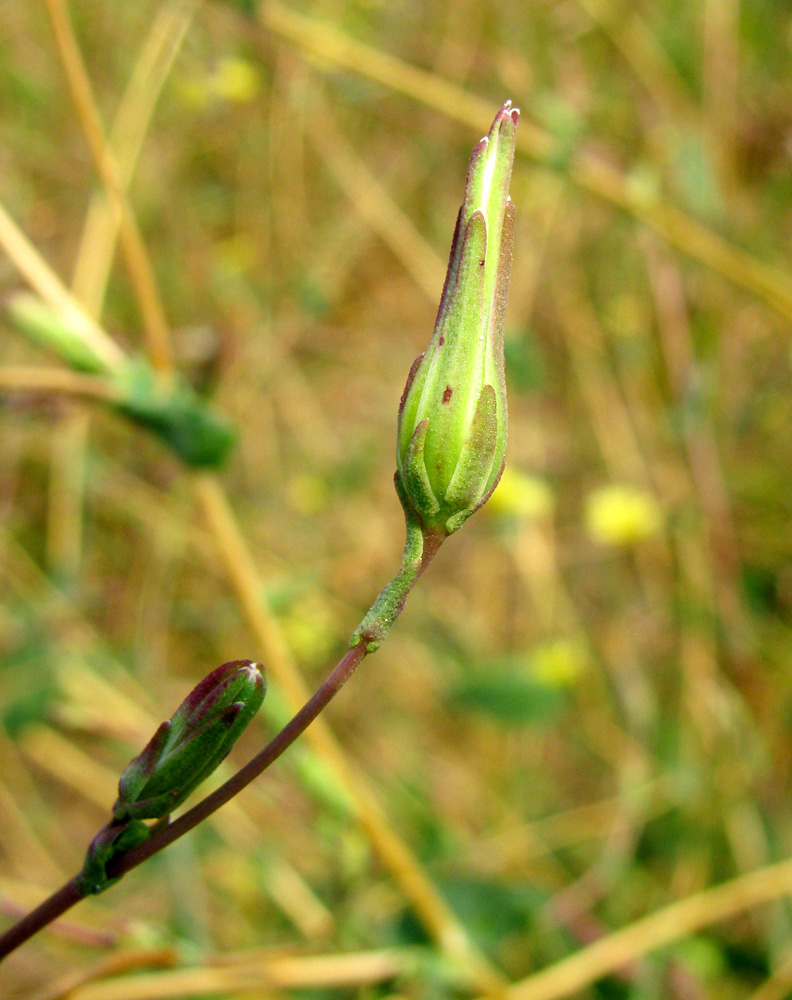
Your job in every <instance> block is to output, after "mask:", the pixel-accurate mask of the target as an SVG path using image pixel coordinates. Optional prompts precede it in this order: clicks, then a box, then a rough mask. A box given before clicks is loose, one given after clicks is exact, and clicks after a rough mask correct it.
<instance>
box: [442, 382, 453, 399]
mask: <svg viewBox="0 0 792 1000" xmlns="http://www.w3.org/2000/svg"><path fill="white" fill-rule="evenodd" d="M453 394H454V390H453V389H452V388H451V386H450V385H447V386H446V387H445V390H444V391H443V402H444V403H447V402H448V401H449V399H451V396H452V395H453Z"/></svg>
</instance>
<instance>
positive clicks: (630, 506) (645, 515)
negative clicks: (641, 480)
mask: <svg viewBox="0 0 792 1000" xmlns="http://www.w3.org/2000/svg"><path fill="white" fill-rule="evenodd" d="M662 525H663V511H662V509H661V507H660V505H659V504H658V502H657V500H655V498H654V497H653V496H652V494H651V493H648V492H647V491H646V490H642V489H639V488H638V487H637V486H628V485H624V484H619V483H613V484H612V485H610V486H603V487H601V488H600V489H598V490H595V491H594V492H593V493H591V494H589V496H588V499H587V501H586V527H587V529H588V532H589V534H590V535H591V537H592V538H593V539H594V541H596V542H599V543H600V544H602V545H633V544H635V542H639V541H641V539H643V538H648V537H649V536H650V535H654V534H656V533H657V532H658V531H659V530H660V528H661V527H662Z"/></svg>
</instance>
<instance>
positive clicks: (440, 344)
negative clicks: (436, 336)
mask: <svg viewBox="0 0 792 1000" xmlns="http://www.w3.org/2000/svg"><path fill="white" fill-rule="evenodd" d="M444 343H445V334H444V333H441V334H440V340H439V341H438V342H437V346H438V347H442V346H443V344H444Z"/></svg>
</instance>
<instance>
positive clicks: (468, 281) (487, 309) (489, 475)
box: [397, 101, 519, 536]
mask: <svg viewBox="0 0 792 1000" xmlns="http://www.w3.org/2000/svg"><path fill="white" fill-rule="evenodd" d="M518 118H519V110H518V109H517V108H512V106H511V102H510V101H507V102H506V104H504V106H503V107H502V108H501V109H500V111H499V112H498V114H497V115H496V116H495V121H494V122H493V123H492V128H491V129H490V131H489V135H487V136H485V137H484V138H483V139H482V140H481V142H479V144H478V145H477V146H476V148H475V149H474V150H473V155H472V157H471V159H470V166H469V168H468V176H467V184H466V188H465V200H464V203H463V205H462V208H461V209H460V211H459V216H458V218H457V223H456V230H455V232H454V239H453V243H452V245H451V257H450V260H449V263H448V272H447V274H446V280H445V286H444V288H443V295H442V298H441V301H440V309H439V311H438V314H437V321H436V324H435V330H434V335H433V336H432V340H431V343H430V344H429V347H428V349H427V351H426V353H425V354H422V355H421V356H420V357H419V358H417V359H416V361H415V363H414V364H413V366H412V369H411V371H410V374H409V376H408V378H407V385H406V386H405V389H404V393H403V394H402V399H401V405H400V407H399V431H398V447H397V464H398V471H397V477H398V480H399V483H398V485H400V486H401V490H400V493H403V494H404V495H405V496H406V500H407V502H408V503H409V505H410V507H411V508H412V510H413V511H414V513H415V514H417V515H418V518H419V520H420V522H421V524H422V527H423V529H424V531H428V532H432V533H434V534H439V535H442V536H445V535H448V534H451V532H452V531H456V530H457V528H459V527H460V526H461V525H462V523H463V522H464V521H465V520H466V519H467V518H468V517H470V515H471V514H472V513H473V512H474V511H476V510H477V509H478V508H479V507H480V506H481V505H482V504H483V503H484V502H485V501H486V500H487V499H488V498H489V496H490V494H491V493H492V491H493V490H494V489H495V487H496V485H497V483H498V480H499V479H500V476H501V473H502V472H503V468H504V464H505V463H504V454H505V451H506V429H507V412H506V381H505V375H504V361H503V324H504V317H505V312H506V297H507V294H508V290H509V274H510V271H511V258H512V240H513V228H514V205H513V204H512V201H511V199H510V198H509V181H510V179H511V172H512V164H513V161H514V149H515V144H516V135H517V121H518Z"/></svg>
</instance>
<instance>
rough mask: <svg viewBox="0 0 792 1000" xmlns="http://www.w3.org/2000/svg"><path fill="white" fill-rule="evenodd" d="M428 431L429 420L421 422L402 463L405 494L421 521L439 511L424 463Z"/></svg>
mask: <svg viewBox="0 0 792 1000" xmlns="http://www.w3.org/2000/svg"><path fill="white" fill-rule="evenodd" d="M428 430H429V420H428V419H427V420H422V421H421V422H420V424H418V426H417V427H416V428H415V433H414V434H413V436H412V438H411V440H410V443H409V445H408V446H407V454H406V455H405V456H404V462H403V463H402V479H403V480H404V486H405V490H406V493H407V495H408V496H409V498H410V503H411V504H412V506H413V508H414V510H415V512H416V513H417V514H418V515H419V517H420V518H421V520H423V521H427V520H428V519H430V518H432V517H434V515H435V514H436V513H437V512H438V511H439V510H440V504H439V503H438V502H437V497H436V496H435V495H434V493H433V492H432V484H431V483H430V482H429V476H428V474H427V472H426V462H425V461H424V444H425V443H426V432H427V431H428Z"/></svg>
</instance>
